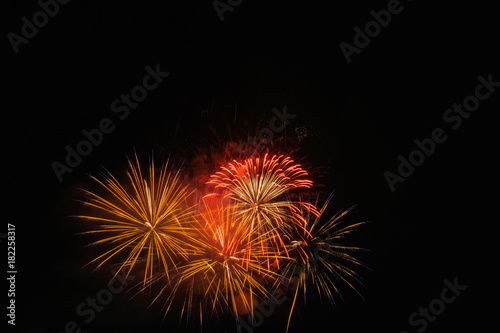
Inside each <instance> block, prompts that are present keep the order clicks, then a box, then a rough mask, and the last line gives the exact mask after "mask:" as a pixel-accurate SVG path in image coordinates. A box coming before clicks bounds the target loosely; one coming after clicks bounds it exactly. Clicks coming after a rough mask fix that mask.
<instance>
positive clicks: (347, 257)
mask: <svg viewBox="0 0 500 333" xmlns="http://www.w3.org/2000/svg"><path fill="white" fill-rule="evenodd" d="M332 196H333V194H332V195H330V197H328V199H327V200H326V202H325V203H324V205H323V206H322V208H321V210H320V211H319V214H318V215H312V214H311V212H310V211H308V210H303V214H304V216H305V220H306V221H308V222H309V223H306V224H305V226H304V228H297V229H295V234H294V238H292V239H290V245H289V248H290V251H289V252H290V254H291V258H290V260H288V262H287V265H286V266H285V268H284V270H283V273H282V274H283V275H284V276H287V277H289V279H290V281H294V285H293V288H292V289H295V293H294V297H293V301H292V307H291V310H290V315H289V317H288V324H287V331H288V326H289V324H290V319H291V316H292V312H293V310H294V308H295V303H296V300H297V296H298V294H299V291H302V292H303V297H304V301H305V299H306V289H307V288H306V286H307V280H308V279H310V281H311V284H312V286H313V287H314V288H315V289H316V291H317V292H318V294H319V296H320V298H323V297H325V298H327V299H328V301H329V302H330V303H331V304H332V305H335V299H334V295H338V296H339V297H342V296H341V295H340V292H339V289H338V285H339V284H345V285H347V286H348V287H350V288H351V289H353V290H354V291H356V293H358V291H357V290H356V287H355V285H354V284H353V280H354V281H355V282H356V283H358V284H362V283H361V281H360V279H361V277H360V275H359V274H358V273H356V271H355V270H354V269H353V267H358V266H363V267H365V266H364V264H363V263H362V262H361V261H359V260H358V259H356V258H355V257H353V256H352V255H351V254H350V253H351V252H353V251H357V250H362V249H361V248H359V247H352V246H344V245H342V241H343V238H344V237H345V236H346V235H348V234H349V233H351V232H352V231H355V230H356V228H357V227H359V226H360V225H362V224H363V223H364V222H359V223H355V224H351V225H347V226H344V225H343V223H344V222H343V221H342V218H343V217H344V216H345V215H346V214H347V213H349V211H351V210H352V209H353V208H354V207H351V208H349V209H346V210H342V211H340V212H339V213H337V214H335V215H334V216H333V217H331V218H330V219H328V220H327V221H326V222H322V221H323V219H324V214H325V210H326V208H327V206H328V204H329V202H330V201H331V199H332ZM292 277H293V279H292ZM358 294H359V293H358ZM359 295H360V294H359ZM360 296H361V295H360Z"/></svg>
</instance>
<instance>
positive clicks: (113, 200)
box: [77, 155, 193, 284]
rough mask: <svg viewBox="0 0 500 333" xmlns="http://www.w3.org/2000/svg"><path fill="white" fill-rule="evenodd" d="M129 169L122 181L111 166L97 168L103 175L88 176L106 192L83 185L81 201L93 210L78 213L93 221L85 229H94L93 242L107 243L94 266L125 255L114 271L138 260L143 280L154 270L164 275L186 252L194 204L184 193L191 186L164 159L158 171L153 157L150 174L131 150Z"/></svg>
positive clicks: (134, 263)
mask: <svg viewBox="0 0 500 333" xmlns="http://www.w3.org/2000/svg"><path fill="white" fill-rule="evenodd" d="M128 164H129V171H127V176H128V181H127V182H126V184H122V183H120V182H119V181H118V180H117V179H116V178H115V177H114V176H113V175H112V174H110V173H109V172H107V173H103V174H101V176H102V178H103V180H100V179H98V178H96V177H92V179H93V180H94V181H96V182H97V184H99V185H100V187H101V188H102V189H104V190H105V192H106V194H105V195H98V194H96V193H93V192H90V191H88V190H83V191H84V192H85V193H86V194H87V196H88V199H87V200H86V201H84V204H85V205H86V206H88V207H92V208H94V209H95V212H94V214H93V215H78V216H77V217H78V218H82V219H86V220H88V221H90V222H92V223H93V224H95V225H96V227H95V229H94V230H91V231H87V232H84V234H98V235H100V237H101V239H99V240H98V241H96V242H94V243H93V244H92V245H96V244H107V245H110V246H111V248H110V249H109V250H107V251H106V252H105V253H103V254H101V255H99V256H98V257H97V258H95V259H93V260H92V261H91V262H90V263H95V262H98V265H97V267H96V268H99V267H101V266H102V265H103V264H104V263H106V262H108V261H110V260H111V259H112V258H115V259H116V260H118V259H117V257H120V256H123V255H125V256H126V258H125V259H124V260H123V261H122V263H121V266H120V268H119V269H118V271H117V273H116V274H118V273H119V272H120V271H121V270H122V269H127V274H129V273H130V272H131V270H132V269H134V268H136V266H139V265H138V264H139V263H140V264H142V265H143V266H144V280H143V283H144V284H146V281H147V280H148V279H151V278H152V277H153V275H154V273H155V272H156V271H158V272H160V273H162V274H165V275H167V277H168V272H169V269H170V268H171V267H175V265H176V262H177V261H178V258H179V257H180V258H187V255H186V253H185V250H184V247H183V239H184V238H185V237H186V236H187V235H186V230H185V228H184V227H183V225H182V224H183V223H185V221H186V220H187V219H189V218H190V216H191V215H192V211H193V208H192V207H189V206H187V204H186V201H185V200H186V198H187V197H189V196H190V195H191V193H192V192H191V191H190V190H189V189H188V188H187V187H186V186H185V185H184V184H183V182H182V180H181V171H180V170H177V171H173V170H169V169H168V163H167V164H166V165H164V166H162V167H161V168H160V170H159V172H157V171H156V170H155V165H154V160H153V159H152V160H151V163H150V166H149V175H148V176H149V177H148V176H144V175H143V173H142V170H141V168H140V164H139V161H138V158H137V155H136V156H135V164H134V162H133V161H132V160H130V159H129V160H128Z"/></svg>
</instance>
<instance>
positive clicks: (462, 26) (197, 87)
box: [1, 0, 500, 332]
mask: <svg viewBox="0 0 500 333" xmlns="http://www.w3.org/2000/svg"><path fill="white" fill-rule="evenodd" d="M402 5H403V10H402V12H401V13H400V14H398V15H395V16H393V17H392V20H391V23H390V24H389V26H388V27H386V28H383V29H382V31H381V33H380V34H379V35H378V36H376V37H374V38H372V40H371V42H370V44H369V45H368V46H367V47H366V48H364V49H362V50H361V52H360V54H355V55H353V57H352V62H351V63H350V64H348V63H347V62H346V59H345V58H344V56H343V54H342V52H341V50H340V48H339V43H340V42H342V41H345V42H347V43H350V44H352V43H353V37H354V30H353V28H354V27H355V26H359V27H360V28H363V27H364V25H365V24H366V22H368V21H370V20H372V18H371V16H370V14H369V13H370V11H371V10H377V11H378V10H380V9H384V8H386V6H387V2H386V1H375V2H367V1H363V2H360V1H337V2H332V3H328V4H326V3H322V2H303V1H302V2H284V1H268V2H265V1H249V0H247V1H243V2H242V3H241V4H240V5H238V6H236V7H235V8H234V10H233V11H232V12H226V13H224V21H221V20H220V19H219V17H218V15H217V13H216V11H215V9H214V7H213V5H212V2H211V1H203V2H202V1H199V2H193V1H150V2H139V1H135V2H134V1H85V2H84V1H77V0H73V1H71V2H70V3H68V4H66V5H63V6H61V7H60V10H59V13H58V14H57V15H56V16H55V17H54V18H51V19H50V21H49V23H48V24H47V25H46V26H45V27H43V28H40V29H39V32H38V34H37V35H36V36H35V37H33V38H32V39H31V40H30V41H29V43H27V44H26V45H20V47H19V48H20V51H19V53H18V54H15V53H14V51H13V49H12V47H11V45H10V43H9V41H8V39H7V37H5V38H3V42H2V46H3V49H2V58H3V59H2V71H3V75H2V81H3V84H4V87H3V89H2V91H3V92H4V98H3V100H4V103H3V105H2V109H3V110H4V111H3V124H4V126H3V130H2V134H3V136H4V138H3V140H2V159H3V161H4V162H3V163H2V164H3V165H2V167H3V168H4V167H5V169H4V170H3V172H2V176H3V179H4V182H3V183H4V184H3V185H4V186H3V200H2V201H3V204H4V209H3V212H2V217H3V220H4V222H3V223H4V225H6V224H7V223H13V224H15V225H16V231H17V235H16V237H17V238H16V250H17V252H16V254H17V259H16V260H17V268H18V275H17V285H16V288H17V294H16V304H17V309H16V310H17V317H16V318H17V321H16V323H17V325H16V327H15V330H12V327H9V329H10V331H18V332H61V331H63V330H64V325H65V324H66V322H68V321H71V320H74V321H75V322H77V323H78V324H79V325H80V326H81V327H82V328H83V329H84V330H85V331H86V332H160V331H162V332H177V331H179V332H183V331H189V330H194V331H198V328H197V327H196V325H191V326H193V327H191V326H189V327H188V328H183V327H181V328H177V327H176V324H177V322H176V320H175V316H172V317H171V318H170V317H168V318H167V320H166V321H165V322H164V323H163V325H162V313H161V311H159V309H157V308H154V307H153V308H151V309H148V310H146V309H145V307H144V304H143V303H144V302H143V301H141V300H132V301H129V300H128V299H129V298H130V296H131V295H130V294H120V295H118V296H116V298H115V299H114V300H113V302H112V303H111V304H110V305H108V306H106V308H105V309H104V311H103V312H101V313H98V314H97V317H96V319H95V320H94V321H93V322H92V323H90V324H89V325H86V324H84V323H83V321H82V318H81V317H78V315H77V314H76V312H75V308H76V306H77V305H78V304H79V303H80V302H82V301H84V300H85V299H86V297H88V296H94V295H95V294H96V293H97V292H98V291H99V290H100V289H102V288H104V287H105V286H106V283H107V281H108V280H109V278H110V277H111V275H110V274H109V272H107V271H105V270H101V271H97V272H92V268H91V267H86V268H82V266H83V265H85V263H87V262H88V261H89V260H90V259H91V258H92V256H93V255H94V254H95V253H94V252H93V250H92V249H89V248H86V247H85V245H86V244H87V243H88V239H86V238H85V237H80V236H76V235H75V234H76V233H77V232H80V231H83V230H82V228H81V225H78V222H77V221H75V220H74V219H71V218H69V217H68V216H69V215H72V214H77V213H78V209H79V205H78V204H77V203H76V202H75V199H78V198H79V195H80V193H79V192H78V190H77V188H78V187H81V186H86V185H88V177H87V176H86V173H90V174H95V173H96V172H98V171H99V170H101V169H100V168H101V165H103V166H105V167H106V168H108V169H109V170H111V171H119V170H122V169H123V167H124V165H125V162H126V157H125V156H126V155H127V154H128V155H130V154H132V153H133V150H134V148H135V149H136V151H137V152H138V153H139V154H140V155H141V156H142V157H144V158H147V155H148V154H150V152H151V151H152V150H154V151H155V154H158V156H159V157H160V158H162V157H165V156H168V154H169V153H170V154H171V156H175V157H176V158H178V159H179V160H182V159H186V161H187V163H188V164H189V161H190V160H191V159H192V158H193V156H195V155H196V154H195V151H198V150H204V149H208V147H209V146H210V147H215V149H217V144H221V145H222V143H223V142H227V141H228V140H238V139H242V138H244V137H246V135H247V134H248V133H252V134H253V133H256V132H257V131H258V129H259V128H262V127H266V126H267V122H268V121H269V119H270V118H271V117H272V113H271V110H272V109H273V108H274V107H276V108H278V109H280V110H281V109H282V107H283V106H284V105H286V106H287V110H288V112H289V113H293V114H296V115H297V117H296V118H295V119H293V120H291V123H290V124H289V126H288V127H287V133H286V135H287V136H289V138H290V140H292V141H293V140H295V141H297V139H296V134H295V128H297V127H304V128H306V129H307V131H308V135H309V137H308V140H306V141H305V142H304V143H302V144H300V145H298V148H299V151H298V153H297V154H298V156H300V157H302V158H303V159H304V161H305V164H306V165H307V166H311V167H313V168H317V169H318V170H319V171H318V172H317V175H316V176H315V177H316V178H315V181H317V182H318V183H319V184H321V185H323V186H324V189H325V191H326V192H328V191H331V190H333V189H335V191H336V195H335V198H334V200H333V202H332V205H333V206H334V207H335V208H337V209H341V208H343V207H347V206H349V205H351V204H357V209H356V210H355V212H354V213H353V214H352V217H351V221H353V222H355V221H359V220H369V221H370V223H369V224H367V225H366V226H365V227H363V228H361V229H360V230H359V232H358V233H357V234H356V235H353V237H352V239H351V240H352V242H354V243H356V244H359V245H360V246H363V247H365V248H367V249H370V250H372V252H371V253H370V254H363V255H362V258H363V260H364V261H365V262H366V263H367V265H368V266H369V267H370V268H371V271H367V270H365V271H360V273H361V274H362V275H363V276H364V278H365V283H364V286H363V287H359V291H360V293H361V294H362V295H363V297H364V300H363V299H361V298H360V297H359V296H357V295H355V294H353V295H352V294H351V293H349V292H346V294H345V297H344V298H345V301H344V302H342V301H339V302H338V303H337V307H336V308H332V307H331V306H329V305H327V304H321V303H320V302H319V301H318V300H317V299H315V297H314V294H311V297H310V299H308V303H307V305H306V306H304V305H302V304H299V305H298V308H297V312H296V313H295V314H294V317H293V318H292V324H291V328H290V332H304V331H306V330H307V331H308V332H316V331H322V332H365V331H384V332H400V331H403V330H407V331H408V332H416V330H415V327H411V326H410V325H409V323H408V317H409V315H410V314H411V313H413V312H414V311H417V310H418V308H419V307H420V306H427V305H428V304H429V302H430V301H431V300H432V299H434V298H436V297H439V295H440V293H441V290H442V288H443V287H444V285H443V280H444V279H449V280H450V281H452V280H453V279H454V278H455V277H457V278H458V281H459V282H460V283H461V284H465V285H467V286H468V289H467V290H466V291H464V292H463V294H462V295H460V297H458V298H457V300H456V301H455V302H454V303H452V304H450V305H447V306H446V309H445V311H444V313H443V314H442V315H440V316H439V317H438V319H437V320H436V321H435V322H433V323H429V326H428V328H427V330H426V331H428V332H438V331H440V332H442V331H452V330H456V329H464V328H470V329H474V330H475V331H480V330H484V329H485V328H486V326H485V325H486V324H485V323H486V320H487V319H488V318H490V315H491V312H492V310H493V305H490V304H489V301H491V300H492V299H491V294H492V292H493V290H494V288H495V287H494V284H490V283H489V282H487V281H488V277H489V276H492V274H494V272H495V271H494V269H495V264H496V262H497V261H496V260H494V259H493V258H492V256H493V254H494V252H492V251H491V247H492V245H493V243H492V242H491V241H489V240H488V239H489V237H487V236H488V235H490V234H491V235H492V234H493V233H495V230H496V229H494V227H495V224H496V222H497V218H496V216H495V215H493V213H492V212H493V211H494V208H495V202H496V199H497V191H496V190H495V185H494V179H495V178H496V177H495V173H496V170H497V168H495V162H494V161H495V160H494V157H495V155H496V152H497V151H498V149H497V145H496V144H497V142H496V138H497V136H496V135H495V134H494V133H495V132H496V131H497V122H496V121H495V119H496V118H495V117H494V115H495V113H496V112H495V111H496V110H498V101H499V95H498V94H499V92H496V93H495V94H492V95H491V97H490V98H489V99H488V100H486V101H484V102H482V103H481V105H480V107H479V109H478V110H477V111H476V112H475V113H473V114H472V115H471V117H470V118H469V119H466V120H464V122H463V124H462V126H461V127H460V128H458V129H457V130H452V129H451V128H450V127H449V126H447V125H445V124H444V122H443V120H442V115H443V113H444V111H445V110H446V109H447V108H449V107H452V105H453V103H462V101H463V99H464V98H465V97H466V96H468V95H471V94H473V93H474V90H475V87H476V85H477V84H478V81H477V77H478V76H479V75H483V76H484V77H487V76H488V74H490V73H492V75H493V79H494V80H496V81H500V71H498V66H497V62H498V56H499V52H498V51H499V48H498V45H499V43H498V34H497V31H498V30H499V29H498V25H499V23H498V22H499V21H498V13H499V11H498V10H499V6H498V3H497V2H495V1H492V0H491V1H474V2H472V1H470V2H466V3H465V2H464V3H461V2H459V3H457V2H451V1H450V2H445V3H442V2H441V3H440V4H439V5H437V4H436V3H435V2H431V1H413V2H409V1H403V2H402ZM3 7H4V8H3V10H2V14H1V15H2V21H3V22H5V25H4V26H3V28H2V30H3V31H2V33H3V36H7V33H8V32H11V31H12V32H15V33H17V34H19V33H20V30H21V26H22V22H21V18H22V17H23V16H27V17H28V18H30V20H31V17H32V15H33V13H35V12H36V11H38V10H39V6H38V5H37V4H36V2H34V1H29V2H28V1H26V2H22V3H19V2H13V1H9V2H8V4H4V5H3ZM156 64H160V68H161V69H162V71H167V72H170V76H169V77H168V78H166V79H165V81H164V82H163V83H162V84H160V85H159V87H158V88H157V89H155V90H154V91H152V92H149V94H148V97H147V99H146V100H145V101H143V102H141V103H140V105H139V106H138V107H137V108H136V109H135V110H132V112H131V114H130V115H129V117H128V118H126V119H125V120H123V121H121V120H118V118H117V117H116V115H115V114H113V113H112V112H111V110H110V104H111V102H112V101H113V100H114V99H116V98H119V96H120V94H122V93H129V92H130V90H131V89H132V88H133V87H134V86H136V85H137V84H140V83H141V82H142V78H143V76H144V75H145V74H146V71H145V67H146V66H148V65H149V66H151V67H153V68H154V67H155V65H156ZM236 104H237V107H238V111H237V112H238V113H237V121H236V122H235V121H234V112H235V105H236ZM202 110H207V111H203V112H202ZM102 118H111V119H112V120H113V122H114V124H115V125H116V129H115V130H114V131H113V132H112V133H111V134H107V135H106V136H105V137H104V139H103V142H102V143H101V144H100V145H99V146H98V147H96V148H94V150H93V152H92V154H91V155H90V156H87V157H85V158H84V159H83V162H82V163H81V164H80V165H79V166H78V167H76V168H75V169H74V171H73V172H72V173H71V174H66V175H65V176H64V181H63V182H62V183H60V182H59V181H58V180H57V177H56V176H55V174H54V172H53V170H52V168H51V163H52V162H53V161H56V160H57V161H60V162H64V157H65V150H64V147H65V146H66V145H70V146H72V147H75V146H76V144H77V143H78V141H80V140H81V139H82V138H83V136H82V134H81V131H82V130H83V129H91V128H95V127H96V126H97V124H98V122H99V121H100V120H101V119H102ZM436 127H442V128H443V129H445V131H446V134H447V135H448V139H447V140H446V142H444V143H443V144H441V145H438V146H437V147H436V151H435V152H434V154H433V155H432V156H431V157H429V158H427V159H426V161H425V163H424V164H423V165H421V166H419V167H417V168H416V170H415V172H414V173H413V174H412V175H411V176H410V177H409V178H408V179H407V180H406V181H405V182H404V183H402V184H401V183H399V184H397V185H396V191H395V192H394V193H392V192H391V191H390V189H389V187H388V186H387V183H386V182H385V180H384V177H383V173H384V172H385V171H387V170H389V171H392V172H396V169H397V166H398V163H399V162H398V160H397V156H398V155H400V154H401V155H403V156H408V154H409V153H410V152H411V151H412V150H413V149H415V145H414V144H413V140H415V139H417V138H418V139H423V138H427V137H429V136H430V133H431V131H432V130H433V129H434V128H436ZM211 128H213V130H211ZM276 141H277V142H278V141H279V140H276ZM4 228H6V227H4ZM5 232H6V231H5ZM2 248H5V252H6V243H5V242H2ZM493 301H494V299H493ZM289 307H290V303H286V304H284V305H283V306H281V307H279V308H278V309H276V310H275V313H274V314H273V315H272V316H271V317H270V318H268V319H266V321H265V323H264V324H263V325H261V326H260V327H258V328H255V332H271V331H272V332H279V331H281V332H284V330H285V325H286V320H287V314H288V312H287V311H288V310H289ZM489 311H491V312H489ZM5 320H6V319H5ZM218 325H220V328H218V329H216V328H217V327H218ZM224 330H227V331H228V332H234V331H235V329H234V328H232V327H231V325H230V324H227V325H226V326H224V327H223V324H217V323H215V321H214V322H211V323H208V324H207V327H206V328H205V331H209V332H211V331H214V332H216V331H217V332H223V331H224Z"/></svg>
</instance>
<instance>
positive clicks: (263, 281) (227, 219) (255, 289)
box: [166, 200, 284, 322]
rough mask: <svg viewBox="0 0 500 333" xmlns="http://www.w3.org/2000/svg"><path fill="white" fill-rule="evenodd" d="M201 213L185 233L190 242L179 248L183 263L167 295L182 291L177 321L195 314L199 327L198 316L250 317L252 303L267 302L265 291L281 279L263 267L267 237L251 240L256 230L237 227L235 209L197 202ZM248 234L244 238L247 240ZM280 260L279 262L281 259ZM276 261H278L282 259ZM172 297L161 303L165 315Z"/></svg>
mask: <svg viewBox="0 0 500 333" xmlns="http://www.w3.org/2000/svg"><path fill="white" fill-rule="evenodd" d="M202 206H203V207H202V211H201V212H200V213H199V214H198V215H197V217H196V219H195V220H196V223H195V224H194V225H193V226H192V228H191V229H190V232H191V233H192V235H193V237H190V238H189V239H188V241H187V243H186V244H185V247H186V249H187V250H186V251H187V253H188V255H189V258H190V259H189V261H188V262H187V263H186V264H185V265H182V266H179V267H178V268H177V272H178V273H179V275H178V277H177V279H176V283H174V284H173V287H172V290H175V291H176V292H178V291H179V290H184V295H185V296H181V298H183V306H182V311H181V316H182V314H183V313H186V315H187V317H188V318H189V315H190V314H191V311H192V309H198V310H199V315H200V322H202V320H203V315H202V314H203V311H204V310H208V311H209V312H210V313H214V312H215V313H217V312H219V311H222V312H227V310H229V311H230V312H232V313H233V314H234V316H235V318H236V320H237V321H238V316H240V315H242V314H250V315H251V316H253V309H254V307H255V305H256V303H257V302H259V301H260V300H262V299H267V298H269V297H270V295H271V293H270V292H269V291H270V289H271V288H272V287H273V286H275V285H276V284H277V283H278V281H280V280H282V277H281V276H279V275H278V273H276V272H274V271H273V270H272V269H268V268H266V265H264V263H265V262H267V261H268V250H267V249H266V248H263V247H262V244H263V243H267V244H268V246H272V235H271V234H270V233H269V234H268V235H261V237H259V238H257V237H252V235H254V234H256V233H257V232H258V230H257V227H255V226H254V227H252V226H250V225H247V224H244V223H242V221H241V219H242V217H241V215H240V214H237V207H236V206H234V205H226V204H225V203H216V204H215V205H214V206H212V205H211V204H210V203H209V202H208V201H206V200H203V202H202ZM249 235H250V236H249ZM283 258H284V257H283ZM283 258H282V259H283ZM175 296H176V293H175V292H174V293H172V292H171V293H170V296H169V297H168V298H167V302H166V303H167V310H166V311H169V309H170V306H171V304H172V302H173V301H174V299H175Z"/></svg>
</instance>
